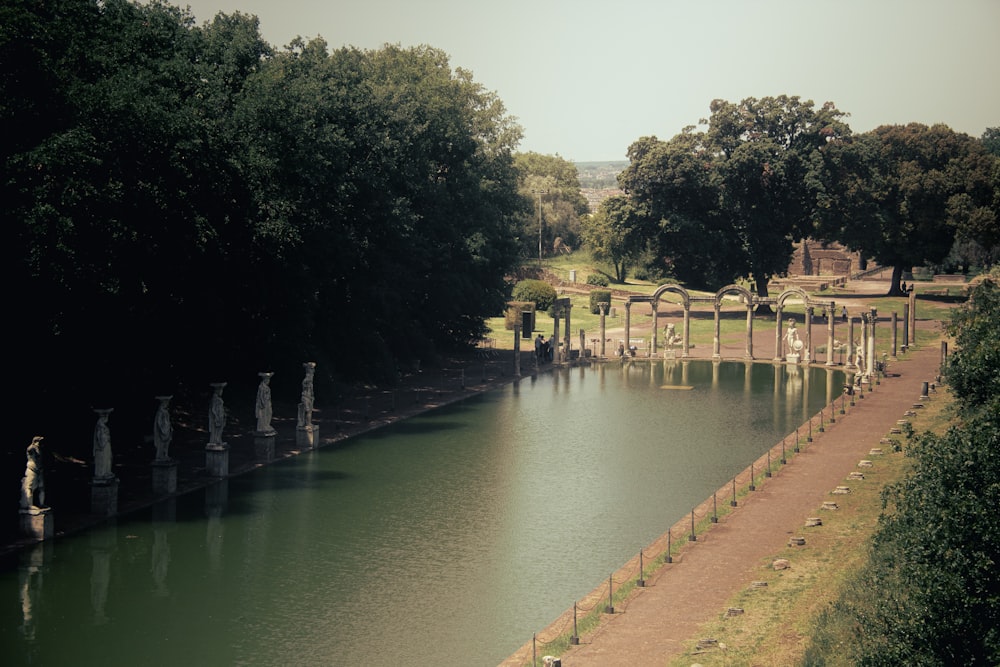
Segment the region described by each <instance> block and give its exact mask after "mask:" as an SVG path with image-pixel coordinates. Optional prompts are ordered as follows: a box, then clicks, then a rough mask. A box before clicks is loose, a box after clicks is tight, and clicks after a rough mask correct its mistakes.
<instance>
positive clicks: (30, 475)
mask: <svg viewBox="0 0 1000 667" xmlns="http://www.w3.org/2000/svg"><path fill="white" fill-rule="evenodd" d="M25 454H26V456H27V458H28V461H27V463H26V464H25V466H24V477H22V478H21V509H31V508H33V507H35V508H39V509H41V508H44V507H45V476H44V475H43V474H42V436H40V435H36V436H35V437H34V438H32V439H31V444H29V445H28V450H27V452H25Z"/></svg>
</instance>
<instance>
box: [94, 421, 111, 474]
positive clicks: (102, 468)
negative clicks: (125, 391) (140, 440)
mask: <svg viewBox="0 0 1000 667" xmlns="http://www.w3.org/2000/svg"><path fill="white" fill-rule="evenodd" d="M113 411H114V408H104V409H100V410H94V412H96V413H97V424H96V425H95V426H94V479H112V478H113V477H114V476H115V474H114V473H113V472H112V471H111V461H112V456H111V428H110V427H109V426H108V417H109V416H111V413H112V412H113Z"/></svg>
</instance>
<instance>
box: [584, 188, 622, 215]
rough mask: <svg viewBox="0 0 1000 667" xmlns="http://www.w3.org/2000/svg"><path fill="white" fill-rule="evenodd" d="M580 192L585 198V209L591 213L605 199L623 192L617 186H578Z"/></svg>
mask: <svg viewBox="0 0 1000 667" xmlns="http://www.w3.org/2000/svg"><path fill="white" fill-rule="evenodd" d="M580 192H581V193H582V194H583V196H584V197H585V198H586V199H587V210H589V211H590V212H591V213H593V212H594V211H596V210H597V207H598V206H600V205H601V202H602V201H604V200H605V199H608V198H609V197H617V196H618V195H623V194H625V192H624V191H623V190H619V189H618V188H580Z"/></svg>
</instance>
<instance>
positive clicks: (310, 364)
mask: <svg viewBox="0 0 1000 667" xmlns="http://www.w3.org/2000/svg"><path fill="white" fill-rule="evenodd" d="M302 367H303V368H304V369H305V371H306V376H305V377H304V378H303V379H302V398H301V399H300V401H301V402H300V403H299V424H298V427H299V428H300V429H311V428H312V413H313V400H314V396H313V375H314V374H315V372H316V362H315V361H307V362H306V363H304V364H302Z"/></svg>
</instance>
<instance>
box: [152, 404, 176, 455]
mask: <svg viewBox="0 0 1000 667" xmlns="http://www.w3.org/2000/svg"><path fill="white" fill-rule="evenodd" d="M172 398H173V396H157V397H156V400H158V401H159V402H160V405H159V407H157V408H156V416H155V417H153V446H154V447H156V460H157V461H161V462H162V461H169V460H170V454H169V450H170V442H171V441H172V440H173V438H174V427H173V424H171V422H170V409H169V408H170V399H172Z"/></svg>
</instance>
